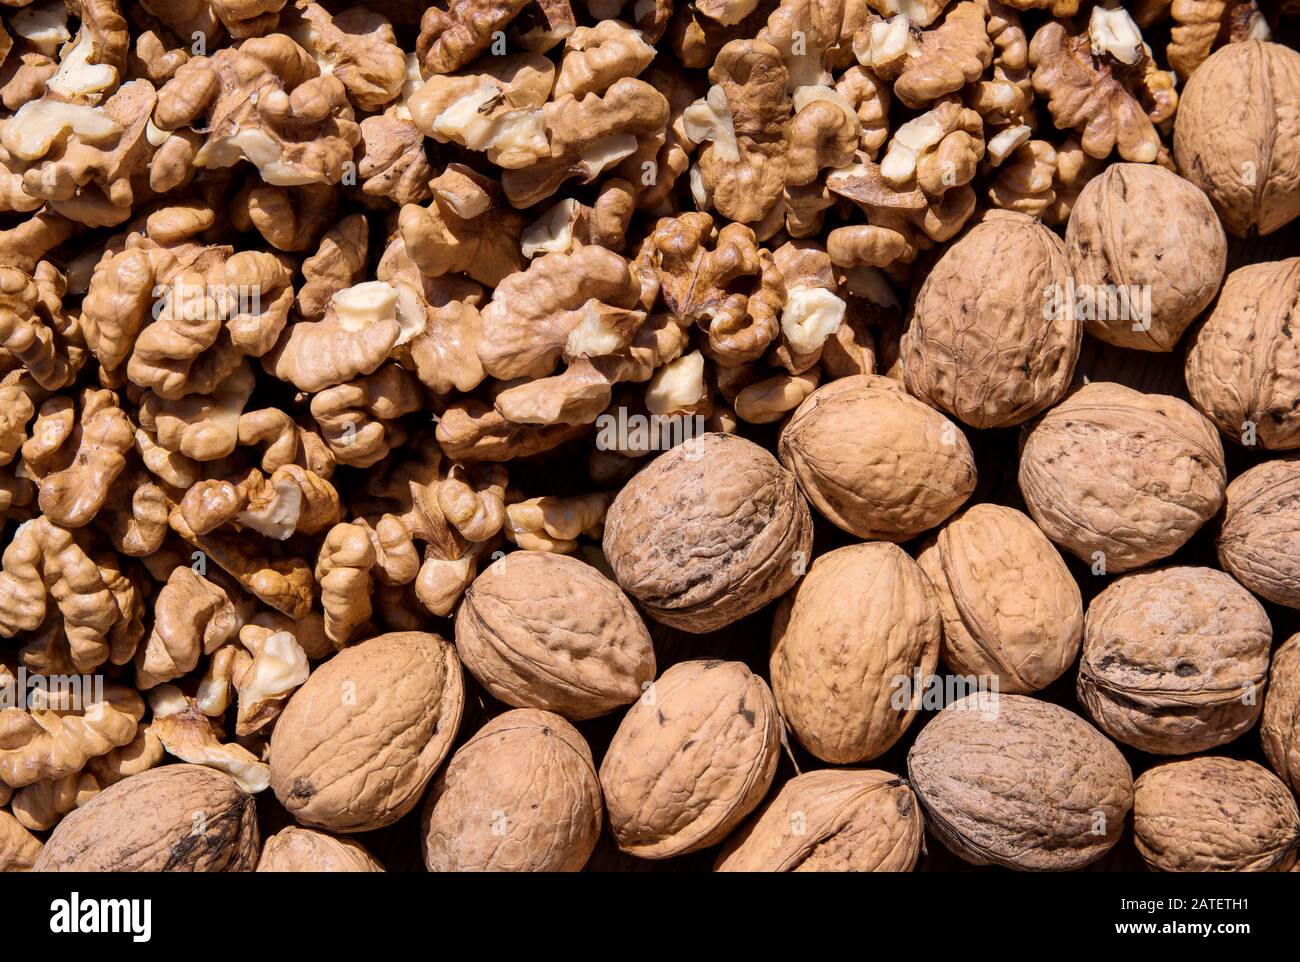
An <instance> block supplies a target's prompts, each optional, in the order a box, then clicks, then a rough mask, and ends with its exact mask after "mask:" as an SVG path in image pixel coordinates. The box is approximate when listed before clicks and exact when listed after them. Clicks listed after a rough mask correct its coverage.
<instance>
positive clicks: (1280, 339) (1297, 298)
mask: <svg viewBox="0 0 1300 962" xmlns="http://www.w3.org/2000/svg"><path fill="white" fill-rule="evenodd" d="M1186 376H1187V390H1188V393H1190V394H1191V397H1192V403H1194V404H1195V405H1196V407H1197V408H1198V409H1199V410H1200V411H1201V413H1202V414H1204V415H1205V416H1206V417H1208V418H1209V419H1210V420H1211V421H1213V422H1214V423H1215V424H1217V425H1218V427H1219V430H1220V431H1222V432H1223V434H1224V436H1225V437H1227V438H1229V439H1231V440H1233V441H1236V442H1237V443H1238V444H1244V445H1247V446H1253V445H1256V444H1257V445H1259V446H1260V447H1263V448H1267V449H1269V450H1273V451H1285V450H1291V449H1294V448H1300V408H1297V406H1296V403H1295V400H1296V398H1297V397H1298V396H1300V257H1292V258H1290V259H1288V260H1284V261H1273V262H1270V263H1264V264H1250V265H1248V266H1246V267H1241V268H1238V269H1237V270H1235V271H1233V272H1232V273H1231V274H1229V275H1228V279H1227V280H1226V281H1225V282H1224V284H1223V290H1222V291H1220V292H1219V299H1218V300H1217V301H1216V302H1215V304H1214V308H1213V310H1211V311H1210V313H1209V314H1208V315H1207V316H1206V318H1205V320H1204V321H1203V322H1202V323H1201V325H1200V326H1199V327H1198V328H1197V329H1196V332H1195V334H1194V335H1193V336H1192V339H1191V344H1190V346H1189V348H1188V351H1187V368H1186Z"/></svg>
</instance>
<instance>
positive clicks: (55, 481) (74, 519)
mask: <svg viewBox="0 0 1300 962" xmlns="http://www.w3.org/2000/svg"><path fill="white" fill-rule="evenodd" d="M80 401H81V404H80V406H79V407H80V410H79V411H78V410H77V406H74V404H73V402H72V400H71V399H70V398H67V397H64V396H57V397H54V398H51V399H50V400H48V401H46V402H45V403H44V404H42V405H41V408H40V410H39V411H38V412H37V415H36V421H35V423H34V424H33V425H32V436H31V438H30V439H29V440H28V441H27V442H26V443H25V444H24V445H23V448H22V453H23V464H24V465H25V468H26V472H27V475H28V476H29V477H30V478H32V480H34V481H35V482H36V484H37V487H38V488H39V489H40V500H39V504H40V508H41V511H42V513H43V514H45V516H46V517H48V518H49V519H50V520H51V521H53V522H54V523H55V524H57V525H60V526H61V527H64V528H80V527H83V526H85V525H87V524H89V523H90V521H91V520H92V519H93V518H94V517H95V515H96V514H98V513H99V510H100V508H102V507H103V505H104V502H105V500H106V499H107V498H108V495H109V492H110V490H111V489H112V486H113V482H114V481H115V480H116V479H117V477H118V475H119V474H121V473H122V470H123V469H124V468H125V467H126V457H125V455H126V453H127V452H128V451H129V450H130V449H131V447H132V445H133V443H134V436H133V434H132V431H131V427H130V424H129V422H128V421H127V416H126V413H125V412H124V411H123V410H122V409H121V408H120V407H119V406H118V402H117V397H116V396H115V395H114V394H113V392H111V391H96V390H91V389H87V390H85V391H83V392H82V393H81V398H80Z"/></svg>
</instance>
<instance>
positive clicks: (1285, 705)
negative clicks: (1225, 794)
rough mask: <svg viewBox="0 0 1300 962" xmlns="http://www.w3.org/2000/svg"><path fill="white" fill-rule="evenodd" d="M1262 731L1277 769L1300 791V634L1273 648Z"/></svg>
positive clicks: (1261, 724) (1283, 778) (1262, 738)
mask: <svg viewBox="0 0 1300 962" xmlns="http://www.w3.org/2000/svg"><path fill="white" fill-rule="evenodd" d="M1259 734H1260V739H1261V740H1262V741H1263V742H1264V754H1265V755H1266V756H1268V762H1269V764H1270V765H1272V766H1273V770H1274V771H1275V772H1277V773H1278V775H1280V776H1281V777H1282V780H1283V781H1285V782H1287V783H1288V784H1289V785H1290V786H1291V789H1292V790H1293V791H1296V792H1300V634H1298V635H1292V636H1291V637H1290V638H1289V639H1287V641H1286V642H1285V643H1284V644H1283V645H1282V646H1281V647H1280V648H1278V650H1277V651H1275V652H1273V666H1272V668H1271V669H1269V673H1268V694H1266V695H1265V696H1264V713H1263V715H1262V716H1261V717H1260V722H1259Z"/></svg>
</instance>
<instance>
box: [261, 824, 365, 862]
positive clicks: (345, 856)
mask: <svg viewBox="0 0 1300 962" xmlns="http://www.w3.org/2000/svg"><path fill="white" fill-rule="evenodd" d="M383 870H384V867H383V866H382V865H380V864H379V863H378V862H377V861H375V858H374V856H373V855H371V854H370V853H369V852H367V851H366V850H365V849H364V848H362V847H361V846H360V845H359V844H358V843H356V842H354V841H353V840H352V839H350V838H335V837H334V836H333V835H326V834H325V833H324V832H318V831H316V830H315V829H310V828H299V827H298V826H297V825H291V826H289V827H288V828H286V829H282V830H280V831H279V832H276V833H275V834H274V835H272V836H271V837H270V838H268V839H267V840H266V844H265V845H264V846H263V847H262V857H261V858H260V859H259V860H258V862H257V871H259V872H382V871H383Z"/></svg>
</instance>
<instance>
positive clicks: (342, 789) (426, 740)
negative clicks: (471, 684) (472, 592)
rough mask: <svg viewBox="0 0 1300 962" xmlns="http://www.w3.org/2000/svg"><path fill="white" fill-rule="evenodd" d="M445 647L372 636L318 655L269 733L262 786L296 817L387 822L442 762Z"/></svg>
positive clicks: (454, 698) (452, 706) (447, 692)
mask: <svg viewBox="0 0 1300 962" xmlns="http://www.w3.org/2000/svg"><path fill="white" fill-rule="evenodd" d="M464 700H465V699H464V686H463V683H462V680H461V669H460V662H459V661H458V660H457V659H456V652H455V650H454V649H453V648H452V646H451V645H450V644H448V643H447V642H446V641H443V640H442V639H441V638H439V637H438V636H437V635H433V634H428V633H426V632H421V631H398V632H393V633H391V634H387V635H380V636H378V637H377V638H372V639H370V640H369V641H365V642H362V643H361V644H359V645H355V646H353V647H351V648H347V649H345V650H343V651H342V652H340V653H339V654H338V655H336V656H335V657H333V658H331V659H330V660H329V661H327V662H325V663H324V664H323V665H321V666H320V667H319V668H317V669H316V670H315V671H314V672H312V674H311V677H309V678H308V679H307V682H306V684H304V685H303V686H302V687H301V688H299V689H298V690H297V691H296V692H295V693H294V695H293V697H292V698H290V699H289V704H288V705H287V706H286V707H285V709H284V712H283V714H281V716H280V718H279V721H277V722H276V726H275V733H274V734H273V735H272V736H271V788H272V789H273V790H274V791H275V794H276V797H277V798H278V799H279V800H280V803H281V804H282V805H283V806H284V807H285V808H286V809H288V810H289V813H290V814H291V815H293V817H294V818H296V819H297V820H298V821H299V822H302V823H303V824H305V825H310V826H312V827H315V828H323V829H328V830H330V831H334V832H345V833H346V832H364V831H368V830H370V829H373V828H381V827H382V826H384V825H389V824H391V823H392V822H395V821H397V820H398V819H399V818H401V817H402V816H403V815H405V814H406V813H407V812H409V811H410V810H411V809H412V808H414V807H415V804H416V802H418V801H419V800H420V794H421V793H422V792H423V791H424V787H425V786H426V785H427V784H428V783H429V779H430V778H432V777H433V773H434V771H435V770H436V769H437V767H438V766H439V765H440V764H442V760H443V759H444V758H445V757H446V756H447V752H448V751H449V750H450V748H451V740H452V738H454V737H455V734H456V729H457V727H458V726H459V725H460V716H461V710H462V708H463V707H464Z"/></svg>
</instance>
